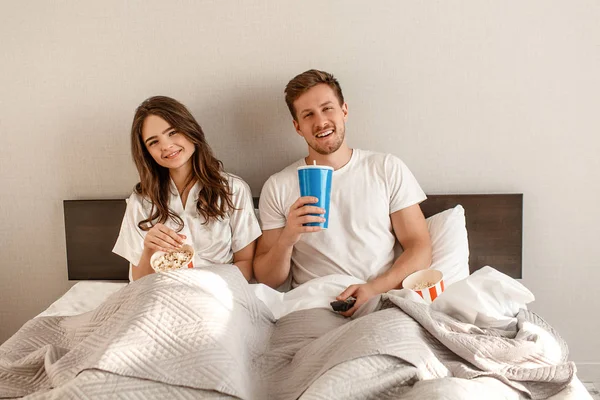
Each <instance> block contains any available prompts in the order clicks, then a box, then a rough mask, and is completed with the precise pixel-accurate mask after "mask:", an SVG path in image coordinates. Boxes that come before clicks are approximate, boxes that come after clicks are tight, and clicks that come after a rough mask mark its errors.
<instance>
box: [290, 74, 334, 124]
mask: <svg viewBox="0 0 600 400" xmlns="http://www.w3.org/2000/svg"><path fill="white" fill-rule="evenodd" d="M321 83H324V84H326V85H327V86H329V87H330V88H331V89H332V90H333V92H334V93H335V96H336V97H337V98H338V100H339V102H340V106H341V105H342V104H344V95H343V94H342V88H341V87H340V84H339V82H338V81H337V79H335V78H334V76H333V75H332V74H330V73H329V72H325V71H319V70H317V69H310V70H308V71H306V72H303V73H301V74H300V75H297V76H295V77H294V79H292V80H291V81H289V82H288V84H287V85H286V87H285V90H284V93H285V102H286V104H287V106H288V108H289V109H290V113H291V114H292V117H293V118H294V119H295V120H298V118H297V115H296V109H295V108H294V101H296V100H297V99H298V97H300V96H302V95H303V94H304V93H306V92H307V91H308V89H310V88H312V87H314V86H316V85H319V84H321Z"/></svg>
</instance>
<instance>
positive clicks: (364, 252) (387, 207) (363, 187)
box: [254, 70, 431, 316]
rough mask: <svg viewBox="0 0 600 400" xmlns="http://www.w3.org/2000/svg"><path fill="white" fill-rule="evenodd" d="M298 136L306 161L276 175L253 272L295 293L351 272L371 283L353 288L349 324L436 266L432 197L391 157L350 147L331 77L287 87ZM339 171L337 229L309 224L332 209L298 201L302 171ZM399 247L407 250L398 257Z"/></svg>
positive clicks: (333, 219)
mask: <svg viewBox="0 0 600 400" xmlns="http://www.w3.org/2000/svg"><path fill="white" fill-rule="evenodd" d="M285 100H286V103H287V105H288V107H289V109H290V112H291V114H292V117H293V123H294V128H295V129H296V132H297V133H298V135H300V136H302V137H303V138H304V140H305V141H306V143H307V144H308V156H307V157H306V158H303V159H301V160H299V161H297V162H295V163H294V164H292V165H290V166H289V167H287V168H285V169H284V170H283V171H281V172H279V173H277V174H275V175H273V176H271V177H270V178H269V179H268V180H267V182H266V183H265V185H264V187H263V190H262V192H261V196H260V206H259V208H260V218H261V223H262V228H263V235H262V237H261V238H260V239H259V241H258V247H257V250H256V256H255V259H254V273H255V276H256V278H257V280H258V281H259V282H262V283H265V284H267V285H269V286H271V287H278V286H280V285H281V284H282V283H284V282H285V281H286V279H287V277H288V275H289V273H290V270H291V273H292V286H293V287H295V286H298V285H300V284H302V283H304V282H307V281H309V280H310V279H313V278H317V277H321V276H325V275H331V274H345V275H351V276H354V277H356V278H359V279H361V280H363V281H365V282H366V283H364V284H360V285H352V286H349V287H348V288H347V289H346V290H345V291H343V292H342V293H341V294H340V295H339V296H338V298H337V299H338V300H346V299H347V298H348V297H349V296H353V297H355V298H356V303H355V304H354V306H353V307H352V308H351V309H349V310H348V311H346V312H344V313H342V315H344V316H351V315H352V314H354V312H355V311H356V310H357V309H358V308H359V307H360V306H361V305H362V304H364V303H365V302H366V301H367V300H369V299H370V298H372V297H373V296H375V295H377V294H380V293H384V292H387V291H388V290H391V289H395V288H399V287H400V285H401V283H402V281H403V280H404V278H405V277H406V276H408V275H409V274H411V273H412V272H414V271H417V270H421V269H425V268H427V267H429V265H430V264H431V241H430V238H429V232H428V231H427V225H426V223H425V218H424V217H423V213H422V212H421V208H420V207H419V203H420V202H421V201H423V200H425V198H426V197H425V194H424V193H423V191H422V190H421V187H420V186H419V184H418V183H417V181H416V179H415V178H414V176H413V175H412V173H411V172H410V171H409V169H408V168H407V167H406V165H404V163H403V162H402V161H401V160H400V159H398V158H396V157H394V156H392V155H390V154H381V153H375V152H370V151H364V150H359V149H351V148H349V147H348V145H347V144H346V127H345V123H346V120H347V119H348V105H347V104H346V103H345V102H344V97H343V95H342V89H341V88H340V85H339V83H338V81H337V80H336V79H335V78H334V77H333V75H331V74H329V73H327V72H323V71H318V70H310V71H306V72H304V73H302V74H300V75H298V76H296V77H295V78H294V79H292V80H291V81H290V82H289V83H288V84H287V86H286V88H285ZM313 161H316V163H317V164H318V165H328V166H331V167H333V168H334V172H333V182H332V189H331V201H330V212H329V214H330V215H329V216H328V218H329V228H328V229H321V228H319V227H313V226H303V224H305V223H307V222H321V221H323V220H324V219H323V218H322V217H320V216H312V215H309V214H321V215H323V214H324V212H325V210H323V209H321V208H318V207H315V206H310V205H306V204H310V203H314V202H315V200H316V199H315V198H312V197H299V196H300V191H299V187H298V175H297V167H298V166H301V165H310V164H313ZM396 239H398V242H399V243H400V244H401V246H402V248H403V252H402V254H401V255H400V256H397V254H398V252H397V251H395V250H397V247H396Z"/></svg>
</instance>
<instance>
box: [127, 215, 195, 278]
mask: <svg viewBox="0 0 600 400" xmlns="http://www.w3.org/2000/svg"><path fill="white" fill-rule="evenodd" d="M184 239H185V235H181V234H179V233H177V232H175V231H174V230H173V229H171V228H168V227H166V226H165V225H163V224H156V225H154V226H153V227H152V229H150V230H149V231H148V233H147V234H146V237H145V238H144V251H143V252H142V257H141V258H140V262H139V263H138V265H137V266H136V265H132V266H131V268H132V269H131V275H132V277H133V280H134V281H136V280H138V279H140V278H142V277H144V276H146V275H149V274H153V273H154V269H153V268H152V267H151V266H150V257H152V254H154V253H155V252H157V251H177V250H179V249H180V248H181V246H182V245H183V240H184Z"/></svg>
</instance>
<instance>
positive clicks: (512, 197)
mask: <svg viewBox="0 0 600 400" xmlns="http://www.w3.org/2000/svg"><path fill="white" fill-rule="evenodd" d="M254 202H255V205H257V202H258V199H257V198H255V199H254ZM63 204H64V213H65V231H66V244H67V268H68V272H69V279H70V280H127V279H128V271H129V263H128V262H127V261H126V260H124V259H123V258H121V257H119V256H117V255H116V254H113V253H112V248H113V246H114V244H115V241H116V240H117V236H118V235H119V229H120V227H121V221H122V219H123V215H124V214H125V207H126V203H125V200H124V199H119V200H65V201H64V203H63ZM457 204H461V205H462V206H463V208H464V209H465V214H466V220H467V232H468V235H469V252H470V256H469V268H470V270H471V272H474V271H475V270H477V269H479V268H481V267H483V266H485V265H490V266H492V267H494V268H496V269H497V270H499V271H502V272H504V273H505V274H507V275H509V276H511V277H513V278H521V276H522V266H521V261H522V242H523V239H522V237H523V234H522V231H523V195H522V194H447V195H446V194H444V195H429V196H428V198H427V200H426V201H424V202H423V203H421V209H422V210H423V214H425V217H430V216H431V215H434V214H436V213H438V212H440V211H444V210H446V209H448V208H452V207H454V206H456V205H457Z"/></svg>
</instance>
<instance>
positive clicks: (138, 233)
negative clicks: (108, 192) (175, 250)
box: [112, 193, 146, 281]
mask: <svg viewBox="0 0 600 400" xmlns="http://www.w3.org/2000/svg"><path fill="white" fill-rule="evenodd" d="M145 218H146V217H144V214H143V209H142V204H141V201H140V199H139V196H137V195H136V194H135V193H134V194H132V195H131V196H130V197H129V199H128V200H127V208H126V210H125V216H124V217H123V222H122V223H121V230H120V231H119V237H117V241H116V243H115V246H114V247H113V250H112V251H113V253H115V254H118V255H120V256H121V257H123V258H124V259H126V260H127V261H129V280H130V281H131V280H132V270H131V268H132V265H138V264H139V262H140V259H141V258H142V252H143V251H144V238H145V237H146V232H144V231H142V230H141V229H140V228H139V227H138V225H137V224H138V222H139V221H142V220H144V219H145Z"/></svg>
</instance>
